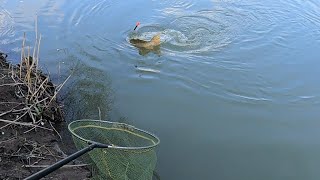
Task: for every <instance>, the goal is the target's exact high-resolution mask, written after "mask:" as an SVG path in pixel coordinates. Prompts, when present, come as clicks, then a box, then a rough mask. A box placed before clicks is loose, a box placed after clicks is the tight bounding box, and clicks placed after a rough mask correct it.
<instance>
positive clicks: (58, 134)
mask: <svg viewBox="0 0 320 180" xmlns="http://www.w3.org/2000/svg"><path fill="white" fill-rule="evenodd" d="M48 122H49V124H50V126H51V127H52V129H53V130H54V131H55V132H56V133H57V134H58V136H59V138H60V139H61V140H62V137H61V136H60V134H59V132H58V131H57V130H56V128H54V127H53V125H52V123H51V122H50V121H48Z"/></svg>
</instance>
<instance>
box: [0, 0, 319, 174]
mask: <svg viewBox="0 0 320 180" xmlns="http://www.w3.org/2000/svg"><path fill="white" fill-rule="evenodd" d="M36 14H37V15H38V31H39V32H41V34H42V42H41V59H40V60H41V65H42V67H43V69H45V70H47V71H48V72H50V74H51V76H52V78H53V80H54V81H55V82H56V83H59V82H62V81H63V79H64V78H65V77H66V76H68V75H69V74H70V73H71V72H73V75H72V80H71V81H70V82H69V83H68V85H67V86H66V89H65V90H64V92H63V93H64V97H65V98H66V99H65V105H66V111H67V120H68V121H72V120H74V119H81V118H92V119H94V118H98V108H100V109H101V112H102V114H101V116H102V118H104V119H109V120H112V121H124V122H127V123H130V124H132V125H134V126H137V127H139V128H141V129H145V130H148V131H151V132H153V133H155V134H157V135H158V136H159V137H160V139H161V144H160V146H159V148H158V164H157V172H158V174H159V175H160V176H161V178H162V179H183V180H184V179H219V180H220V179H221V180H222V179H223V180H234V179H237V180H238V179H242V180H250V179H252V180H256V179H260V180H264V179H265V180H269V179H279V180H280V179H281V180H284V179H288V180H295V179H296V180H300V179H309V180H312V179H315V180H316V179H319V178H320V171H319V167H320V156H319V153H320V141H319V138H320V133H319V126H320V121H319V115H320V106H319V105H320V85H319V83H318V82H319V77H320V70H319V67H320V63H319V57H320V56H319V55H320V54H319V48H320V18H319V17H320V5H319V2H318V1H316V0H308V1H299V0H293V1H289V0H281V1H276V0H267V1H258V0H253V1H248V2H247V1H237V0H228V1H219V0H211V1H210V0H200V1H195V0H171V1H168V0H164V1H142V0H135V1H110V0H90V1H89V0H85V1H65V0H56V1H53V0H41V1H40V0H32V1H23V0H21V1H9V0H0V50H2V51H5V52H7V53H8V54H9V56H10V57H11V59H12V61H14V62H18V60H17V59H18V58H19V57H20V55H19V52H20V49H21V42H22V37H23V32H26V33H27V37H28V39H27V40H28V43H29V44H30V45H32V44H33V42H34V38H35V35H34V34H35V33H34V19H35V18H34V17H35V15H36ZM136 21H140V22H141V27H139V28H138V30H137V32H133V28H134V26H135V23H136ZM157 33H160V35H161V41H162V45H161V48H160V53H154V52H149V53H147V54H145V55H144V56H142V55H140V54H139V50H138V49H137V48H135V47H134V46H132V45H130V43H129V39H130V38H133V37H139V38H142V39H150V38H151V37H152V36H153V35H155V34H157Z"/></svg>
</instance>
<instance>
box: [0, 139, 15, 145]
mask: <svg viewBox="0 0 320 180" xmlns="http://www.w3.org/2000/svg"><path fill="white" fill-rule="evenodd" d="M16 138H17V137H13V138H10V139H7V140H4V141H0V144H1V143H5V142H8V141H12V140H14V139H16Z"/></svg>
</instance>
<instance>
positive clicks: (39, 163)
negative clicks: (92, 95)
mask: <svg viewBox="0 0 320 180" xmlns="http://www.w3.org/2000/svg"><path fill="white" fill-rule="evenodd" d="M5 58H6V55H4V54H3V53H0V164H1V166H0V179H24V178H26V177H28V176H29V175H31V174H33V173H35V172H37V171H39V170H41V169H43V167H45V166H48V165H51V164H53V163H55V162H57V161H59V160H61V159H63V158H64V157H66V154H70V153H72V152H74V151H76V150H75V148H74V146H73V144H72V140H70V136H62V138H60V137H59V135H58V133H56V132H55V129H58V128H57V126H60V129H62V131H63V132H66V131H67V130H66V125H65V122H63V120H62V119H61V118H62V114H61V111H56V110H52V111H51V112H50V111H47V112H45V115H43V116H41V118H43V119H45V118H46V119H49V120H43V121H41V124H40V125H39V122H38V126H41V127H38V126H37V127H34V126H32V119H31V117H30V115H29V114H28V113H27V114H22V112H23V108H25V107H26V106H25V103H26V102H28V101H26V99H25V98H23V97H21V96H19V94H18V90H17V88H18V87H17V86H16V85H15V83H17V82H15V81H14V80H13V79H12V77H11V72H12V68H10V64H8V63H7V62H6V61H5ZM41 76H44V75H41ZM44 77H45V76H44ZM53 87H54V86H53ZM55 103H56V102H55ZM57 113H58V114H57ZM19 116H22V118H20V119H19V120H17V119H18V118H19ZM48 117H50V118H48ZM8 121H9V122H10V121H11V122H12V121H16V122H18V123H20V124H10V123H8ZM44 128H46V129H44ZM58 131H59V130H58ZM62 134H67V133H62ZM71 165H72V166H71ZM89 176H90V171H89V167H88V166H87V165H85V164H83V163H81V162H80V161H78V160H76V161H73V162H72V163H69V164H68V166H67V167H63V168H60V169H59V170H57V171H55V172H53V173H51V174H49V175H47V176H46V177H45V178H43V179H88V177H89Z"/></svg>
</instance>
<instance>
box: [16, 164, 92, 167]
mask: <svg viewBox="0 0 320 180" xmlns="http://www.w3.org/2000/svg"><path fill="white" fill-rule="evenodd" d="M89 165H90V164H75V165H69V164H67V165H64V166H62V167H61V168H72V167H84V166H89ZM49 166H51V165H23V166H22V167H26V168H46V167H49Z"/></svg>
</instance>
